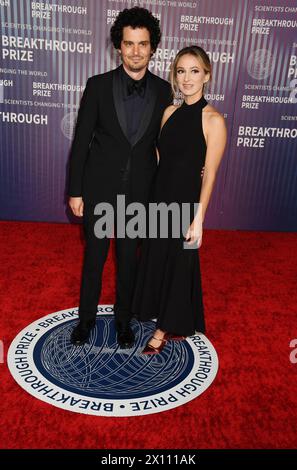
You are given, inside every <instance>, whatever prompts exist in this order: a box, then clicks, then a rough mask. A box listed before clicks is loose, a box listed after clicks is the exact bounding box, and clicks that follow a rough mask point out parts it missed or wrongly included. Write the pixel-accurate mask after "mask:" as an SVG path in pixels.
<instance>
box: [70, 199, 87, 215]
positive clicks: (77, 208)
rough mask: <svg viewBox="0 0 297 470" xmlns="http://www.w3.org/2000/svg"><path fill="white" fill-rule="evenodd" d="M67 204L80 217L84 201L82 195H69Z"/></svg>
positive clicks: (82, 212)
mask: <svg viewBox="0 0 297 470" xmlns="http://www.w3.org/2000/svg"><path fill="white" fill-rule="evenodd" d="M69 206H70V208H71V210H72V212H73V214H74V215H76V217H82V216H83V214H84V203H83V199H82V197H70V198H69Z"/></svg>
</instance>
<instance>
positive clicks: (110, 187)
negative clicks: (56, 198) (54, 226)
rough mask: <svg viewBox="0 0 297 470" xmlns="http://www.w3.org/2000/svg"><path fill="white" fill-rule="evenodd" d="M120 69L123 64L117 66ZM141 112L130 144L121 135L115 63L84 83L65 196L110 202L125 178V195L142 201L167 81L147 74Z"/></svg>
mask: <svg viewBox="0 0 297 470" xmlns="http://www.w3.org/2000/svg"><path fill="white" fill-rule="evenodd" d="M121 67H122V66H121ZM146 86H147V87H148V88H147V91H146V95H145V99H146V104H145V111H144V113H143V117H142V120H141V122H140V123H139V129H138V133H137V135H136V137H135V139H134V142H132V143H130V142H129V140H128V138H127V136H126V132H127V130H126V116H125V109H124V105H123V104H122V103H123V100H122V99H121V76H120V67H119V68H117V69H115V70H112V71H111V72H107V73H104V74H101V75H95V76H93V77H90V78H89V79H88V81H87V84H86V88H85V91H84V93H83V96H82V99H81V104H80V108H79V112H78V118H77V124H76V129H75V136H74V140H73V144H72V148H71V153H70V173H69V195H70V196H82V197H83V200H84V201H85V202H89V203H94V204H97V203H98V202H103V201H104V202H105V201H106V202H110V203H114V202H115V200H116V195H117V194H121V193H123V180H124V179H126V180H128V181H129V196H130V197H129V199H130V200H132V201H139V202H146V201H147V198H148V193H149V188H150V185H151V182H152V178H153V175H154V173H155V170H156V167H157V158H156V150H155V147H156V140H157V138H158V134H159V131H160V123H161V118H162V115H163V112H164V110H165V108H166V107H167V106H168V105H169V104H170V102H171V101H172V98H171V91H170V85H169V83H168V82H166V81H165V80H162V79H161V78H159V77H157V76H156V75H153V74H152V73H150V72H148V76H147V85H146Z"/></svg>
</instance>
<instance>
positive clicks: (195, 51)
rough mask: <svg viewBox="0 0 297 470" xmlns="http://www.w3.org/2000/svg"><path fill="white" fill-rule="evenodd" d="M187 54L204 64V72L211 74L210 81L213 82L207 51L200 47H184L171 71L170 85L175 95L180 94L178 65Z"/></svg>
mask: <svg viewBox="0 0 297 470" xmlns="http://www.w3.org/2000/svg"><path fill="white" fill-rule="evenodd" d="M187 54H191V55H193V56H194V57H196V58H197V59H198V60H199V61H200V62H201V63H202V65H203V70H204V72H205V73H208V74H209V80H211V63H210V60H209V57H208V55H207V53H206V52H205V50H204V49H202V47H199V46H187V47H184V48H183V49H181V50H180V51H179V52H178V53H177V55H176V57H175V59H174V61H173V63H172V66H171V70H170V83H171V88H172V91H173V94H174V95H175V94H177V93H178V92H179V89H178V86H177V80H176V74H177V64H178V61H179V59H180V58H181V57H182V56H184V55H187ZM203 88H204V87H203Z"/></svg>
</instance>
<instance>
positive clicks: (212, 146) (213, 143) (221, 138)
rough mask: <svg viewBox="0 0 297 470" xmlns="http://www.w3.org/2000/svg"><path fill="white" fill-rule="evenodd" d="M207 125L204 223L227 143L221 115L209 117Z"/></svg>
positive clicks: (216, 114) (203, 196)
mask: <svg viewBox="0 0 297 470" xmlns="http://www.w3.org/2000/svg"><path fill="white" fill-rule="evenodd" d="M208 121H209V122H208V124H207V151H206V157H205V165H204V173H203V179H202V187H201V192H200V201H199V203H200V205H199V208H200V216H201V221H202V223H203V221H204V218H205V214H206V210H207V207H208V203H209V200H210V196H211V193H212V191H213V187H214V183H215V180H216V175H217V171H218V169H219V166H220V163H221V160H222V157H223V153H224V150H225V147H226V142H227V129H226V124H225V119H224V118H223V116H222V115H221V114H219V113H215V114H213V115H212V116H210V117H209V120H208Z"/></svg>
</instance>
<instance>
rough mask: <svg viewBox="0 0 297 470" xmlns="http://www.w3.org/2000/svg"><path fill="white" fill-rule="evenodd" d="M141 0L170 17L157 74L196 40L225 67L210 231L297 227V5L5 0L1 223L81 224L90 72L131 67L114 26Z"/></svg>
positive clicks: (216, 85)
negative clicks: (75, 146) (72, 159)
mask: <svg viewBox="0 0 297 470" xmlns="http://www.w3.org/2000/svg"><path fill="white" fill-rule="evenodd" d="M136 5H138V6H142V7H145V8H148V9H150V10H151V11H152V12H153V13H154V14H155V15H156V16H157V17H158V18H159V20H160V24H161V29H162V33H163V36H162V40H161V43H160V45H159V48H158V49H157V51H156V53H155V55H154V56H153V57H152V60H151V62H150V65H149V69H150V71H151V72H153V73H155V74H157V75H160V76H161V77H162V78H165V79H168V76H169V70H170V64H171V62H172V60H173V58H174V57H175V55H176V53H177V52H178V51H179V50H180V49H181V48H183V47H185V46H187V45H190V44H197V45H199V46H201V47H203V48H204V49H205V50H206V51H207V53H208V54H209V57H210V59H211V62H212V64H213V80H212V83H211V84H210V86H209V87H208V88H207V91H206V95H205V96H206V99H207V100H208V101H209V102H210V103H211V104H213V105H214V106H215V107H216V108H217V109H218V110H219V111H220V112H221V113H222V114H223V115H224V116H225V118H226V122H227V126H228V137H229V138H228V146H227V149H226V152H225V155H224V158H223V162H222V164H221V167H220V169H219V173H218V178H217V181H216V186H215V189H214V192H213V196H212V199H211V203H210V206H209V209H208V214H207V219H206V223H205V226H206V227H208V228H224V229H247V230H284V231H294V230H296V229H297V145H296V141H297V139H296V137H297V34H296V31H297V2H296V1H293V0H287V1H285V0H283V1H280V0H279V1H275V0H270V1H269V2H268V1H260V0H258V1H255V0H197V1H193V2H188V1H177V0H176V1H170V0H151V1H149V0H148V1H128V0H126V1H125V0H65V1H60V0H59V1H58V0H57V1H43V2H35V1H30V0H0V12H1V44H0V54H1V62H0V126H1V136H0V139H1V140H0V152H1V158H0V199H1V203H0V214H1V215H0V217H1V219H3V220H7V219H8V220H29V221H55V222H67V221H69V220H71V221H73V219H71V218H70V217H69V212H68V210H67V196H66V187H67V171H68V170H67V169H68V158H69V150H70V146H71V140H72V137H73V130H74V126H75V121H76V116H77V111H78V107H79V102H80V98H81V95H82V92H83V90H84V87H85V84H86V80H87V78H88V77H89V76H91V75H94V74H98V73H103V72H106V71H108V70H111V69H113V68H115V67H117V66H118V65H119V64H120V62H119V58H118V54H117V52H116V51H115V50H114V49H113V46H112V45H111V43H110V40H109V31H110V27H111V25H112V23H113V21H114V18H115V17H116V15H117V14H118V12H119V11H121V10H122V9H124V8H131V7H133V6H136ZM198 176H199V175H197V177H198Z"/></svg>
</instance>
